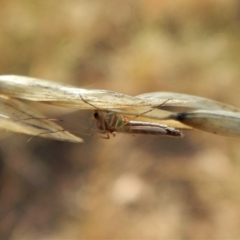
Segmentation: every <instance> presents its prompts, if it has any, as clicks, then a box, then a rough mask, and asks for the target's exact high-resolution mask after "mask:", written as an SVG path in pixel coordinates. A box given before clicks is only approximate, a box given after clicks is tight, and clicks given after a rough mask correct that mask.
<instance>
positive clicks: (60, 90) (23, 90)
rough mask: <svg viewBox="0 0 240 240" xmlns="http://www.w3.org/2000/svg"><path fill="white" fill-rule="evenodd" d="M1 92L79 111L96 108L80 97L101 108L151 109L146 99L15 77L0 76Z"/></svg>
mask: <svg viewBox="0 0 240 240" xmlns="http://www.w3.org/2000/svg"><path fill="white" fill-rule="evenodd" d="M0 91H1V94H3V95H6V96H9V97H13V98H21V99H25V100H29V101H38V102H45V103H48V104H53V105H58V106H63V107H67V108H76V109H93V107H92V106H91V105H89V104H86V102H84V101H82V100H81V98H80V95H81V96H83V97H84V99H85V100H86V101H87V102H89V103H91V104H93V105H94V106H96V107H98V108H101V109H110V108H111V109H115V108H131V107H142V106H151V104H150V102H149V101H147V100H144V99H137V98H134V97H131V96H128V95H124V94H121V93H117V92H113V91H107V90H87V89H83V88H76V87H71V86H66V85H62V84H57V83H52V82H48V81H45V80H41V79H36V78H29V77H23V76H13V75H4V76H0Z"/></svg>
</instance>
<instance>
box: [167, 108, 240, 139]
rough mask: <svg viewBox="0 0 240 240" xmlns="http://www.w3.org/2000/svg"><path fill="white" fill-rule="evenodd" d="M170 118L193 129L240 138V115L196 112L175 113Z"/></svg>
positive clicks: (225, 112)
mask: <svg viewBox="0 0 240 240" xmlns="http://www.w3.org/2000/svg"><path fill="white" fill-rule="evenodd" d="M170 118H172V119H175V120H178V121H180V122H182V123H184V124H186V125H189V126H191V127H193V128H196V129H200V130H202V131H207V132H211V133H215V134H218V135H223V136H230V137H240V113H238V112H230V111H221V110H211V111H210V110H196V111H191V112H183V113H175V114H172V115H171V116H170Z"/></svg>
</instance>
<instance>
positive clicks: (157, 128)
mask: <svg viewBox="0 0 240 240" xmlns="http://www.w3.org/2000/svg"><path fill="white" fill-rule="evenodd" d="M80 97H81V99H82V101H84V102H85V103H87V104H89V105H91V106H92V107H94V108H95V109H96V110H95V111H94V115H93V116H94V119H95V120H96V126H97V128H98V130H99V132H100V133H102V134H105V136H106V137H103V138H106V139H109V138H110V134H112V135H113V136H115V135H116V133H117V132H121V133H130V134H133V135H134V134H148V135H162V136H172V137H181V136H182V135H183V134H182V133H181V132H180V131H179V130H176V129H175V128H171V127H168V126H166V125H162V124H158V123H151V122H142V121H134V120H130V119H128V118H126V117H124V116H123V115H122V114H119V113H115V112H111V111H103V110H101V109H99V108H97V107H96V106H94V105H93V104H91V103H89V102H87V101H86V100H85V99H83V97H82V96H81V95H80ZM165 102H166V101H165ZM165 102H164V103H165ZM164 103H162V104H161V105H163V104H164ZM152 110H153V109H150V110H148V111H146V112H144V113H141V114H139V115H137V116H136V117H135V118H137V117H138V116H140V115H143V114H145V113H147V112H150V111H152Z"/></svg>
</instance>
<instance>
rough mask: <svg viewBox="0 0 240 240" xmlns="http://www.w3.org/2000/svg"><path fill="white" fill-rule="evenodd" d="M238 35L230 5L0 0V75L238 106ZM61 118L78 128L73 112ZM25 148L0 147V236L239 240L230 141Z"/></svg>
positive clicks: (236, 7) (128, 139)
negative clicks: (170, 94) (178, 95)
mask: <svg viewBox="0 0 240 240" xmlns="http://www.w3.org/2000/svg"><path fill="white" fill-rule="evenodd" d="M239 37H240V3H239V1H237V0H228V1H213V0H204V1H190V0H186V1H183V0H179V1H162V0H155V1H154V0H145V1H144V0H142V1H139V0H135V1H134V0H132V1H131V0H130V1H122V0H116V1H112V0H102V1H97V0H85V1H84V0H78V1H76V0H75V1H74V0H63V1H54V0H35V1H30V0H23V1H17V0H15V1H14V0H10V1H7V0H5V1H1V2H0V52H1V57H0V74H17V75H25V76H32V77H39V78H43V79H48V80H51V81H56V82H62V83H66V84H72V85H75V86H79V87H88V88H100V89H110V90H113V91H118V92H123V93H125V94H130V95H135V94H140V93H145V92H148V91H149V92H150V91H151V92H152V91H161V90H162V91H175V92H181V93H188V94H194V95H199V96H203V97H208V98H212V99H215V100H218V101H222V102H226V103H228V104H232V105H235V106H237V107H240V105H239V89H240V82H239V78H240V69H239V64H240V41H239ZM36 107H38V108H39V110H41V111H44V112H45V114H46V115H48V116H53V115H54V116H55V117H57V118H62V116H59V115H56V114H57V112H58V113H59V112H60V110H61V111H62V109H60V108H58V107H52V108H51V109H50V108H49V107H47V106H46V105H37V106H36ZM91 114H92V113H89V114H88V115H91ZM64 119H67V121H68V122H71V123H73V124H72V126H71V127H72V128H74V130H75V131H82V129H81V126H83V125H84V126H85V127H86V126H87V127H89V125H90V124H89V122H90V118H89V116H85V115H83V114H82V113H81V112H77V113H72V114H71V115H67V116H64ZM77 122H81V124H79V125H78V127H79V128H77V124H76V123H77ZM84 122H85V123H84ZM74 126H76V127H74ZM85 132H86V130H85ZM28 139H29V137H26V136H22V135H18V134H14V135H11V136H9V137H7V138H3V139H2V140H1V142H0V158H1V168H0V169H1V172H0V173H1V175H0V178H1V181H0V191H1V192H0V193H1V195H0V217H1V219H0V235H1V236H2V237H1V238H2V239H8V238H9V239H92V238H98V239H106V238H108V239H120V238H121V239H124V238H126V239H131V238H132V239H133V238H134V239H137V238H141V239H150V238H151V239H153V238H155V239H156V238H158V239H173V238H175V239H176V238H184V239H194V238H201V239H207V238H208V239H210V238H211V239H219V238H235V239H237V238H240V230H239V225H240V217H239V215H240V210H239V209H240V193H239V189H240V166H239V165H240V149H239V140H238V139H232V138H224V137H219V136H215V135H211V134H208V133H204V132H200V131H199V132H198V131H194V132H186V136H185V138H184V139H181V140H176V139H171V138H156V137H144V136H142V137H133V136H129V135H122V134H117V136H116V137H115V138H112V139H110V140H104V139H101V138H98V137H90V136H86V137H85V143H84V144H72V143H63V142H57V141H50V140H45V139H39V138H33V139H32V140H31V141H29V142H27V140H28Z"/></svg>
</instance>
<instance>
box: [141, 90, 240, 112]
mask: <svg viewBox="0 0 240 240" xmlns="http://www.w3.org/2000/svg"><path fill="white" fill-rule="evenodd" d="M136 97H137V98H140V99H145V100H148V101H150V102H151V103H152V104H155V106H156V105H158V104H160V103H161V102H163V101H165V100H166V99H172V100H171V101H168V102H166V104H164V106H168V107H180V108H181V107H183V108H192V109H207V110H227V111H233V112H240V109H238V108H236V107H233V106H230V105H227V104H224V103H221V102H217V101H214V100H211V99H208V98H203V97H198V96H194V95H189V94H182V93H172V92H152V93H145V94H141V95H138V96H136Z"/></svg>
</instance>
